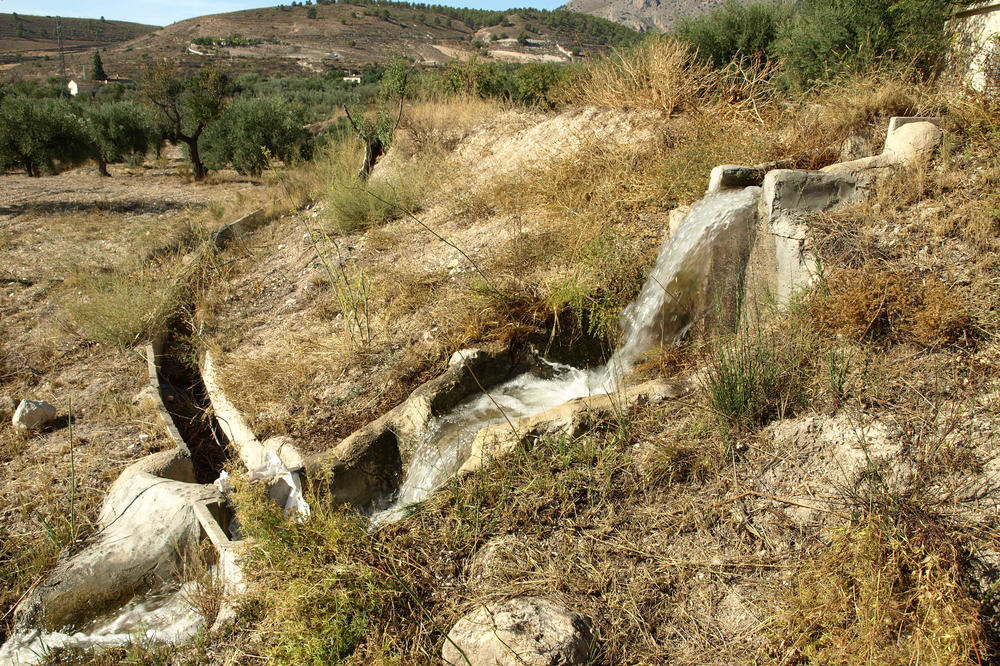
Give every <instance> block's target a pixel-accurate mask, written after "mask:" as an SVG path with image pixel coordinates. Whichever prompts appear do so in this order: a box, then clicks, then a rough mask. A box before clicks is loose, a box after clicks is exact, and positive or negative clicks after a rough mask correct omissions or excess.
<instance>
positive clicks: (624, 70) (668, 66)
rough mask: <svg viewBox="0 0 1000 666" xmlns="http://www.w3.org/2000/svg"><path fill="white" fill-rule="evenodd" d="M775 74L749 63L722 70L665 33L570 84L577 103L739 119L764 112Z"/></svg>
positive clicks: (601, 62) (605, 61)
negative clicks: (743, 115)
mask: <svg viewBox="0 0 1000 666" xmlns="http://www.w3.org/2000/svg"><path fill="white" fill-rule="evenodd" d="M769 76H770V71H769V70H768V69H766V68H761V67H755V66H754V63H749V62H748V63H731V64H730V65H728V66H727V67H724V68H722V69H716V68H714V67H712V66H710V65H708V64H703V63H699V62H698V61H697V60H696V59H695V57H694V54H693V53H692V52H691V50H690V48H689V47H688V45H686V44H685V43H684V42H681V41H678V40H676V39H674V38H673V37H670V36H662V37H653V38H649V39H647V40H644V41H643V42H642V43H641V44H640V45H638V46H636V47H634V48H632V49H629V50H626V51H616V52H615V53H613V54H612V55H609V56H606V57H604V58H601V59H599V60H597V61H595V62H594V63H593V64H591V65H590V66H589V67H587V68H586V69H584V70H583V71H582V72H580V74H578V76H577V77H576V79H575V80H573V81H571V82H570V83H569V84H567V88H566V91H565V94H566V96H567V97H568V98H569V99H570V100H572V101H573V102H574V103H577V104H591V105H596V106H609V107H619V108H650V109H657V110H660V111H663V112H664V113H665V114H667V116H672V115H674V114H677V113H680V112H685V111H694V112H707V113H712V114H714V115H719V116H725V117H733V116H736V115H741V114H743V113H759V112H760V110H761V109H760V107H761V106H763V105H766V104H767V103H768V100H769V99H770V91H771V87H770V85H769V84H768V79H769Z"/></svg>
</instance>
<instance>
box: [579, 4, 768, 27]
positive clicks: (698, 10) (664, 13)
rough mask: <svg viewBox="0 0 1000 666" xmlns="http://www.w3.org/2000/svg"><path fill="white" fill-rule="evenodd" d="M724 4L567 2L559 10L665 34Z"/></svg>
mask: <svg viewBox="0 0 1000 666" xmlns="http://www.w3.org/2000/svg"><path fill="white" fill-rule="evenodd" d="M740 1H741V2H743V4H748V3H749V2H750V0H740ZM725 3H726V0H570V1H569V2H568V3H566V4H565V5H563V7H562V9H568V10H570V11H574V12H582V13H584V14H590V15H591V16H599V17H601V18H604V19H608V20H609V21H614V22H616V23H621V24H622V25H626V26H628V27H630V28H632V29H633V30H638V31H640V32H643V31H646V30H652V29H659V30H663V31H668V30H670V29H671V28H672V27H673V26H674V24H675V23H676V22H677V20H678V19H680V18H682V17H691V16H698V15H699V14H703V13H705V12H708V11H711V10H713V9H715V8H716V7H720V6H722V5H724V4H725Z"/></svg>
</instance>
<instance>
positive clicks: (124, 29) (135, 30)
mask: <svg viewBox="0 0 1000 666" xmlns="http://www.w3.org/2000/svg"><path fill="white" fill-rule="evenodd" d="M61 22H62V36H63V49H64V50H65V51H66V52H68V53H74V52H79V51H90V50H92V49H94V48H97V47H106V46H110V45H112V44H119V43H121V42H127V41H129V40H132V39H135V38H136V37H140V36H142V35H145V34H148V33H150V32H152V31H153V30H156V29H157V26H155V25H143V24H141V23H129V22H128V21H105V20H104V19H102V18H93V19H79V18H64V19H61ZM56 23H57V19H56V18H55V17H53V16H30V15H25V14H0V61H5V62H13V61H16V60H17V59H18V57H20V58H22V59H23V58H26V57H27V58H31V57H44V56H45V55H49V56H51V55H52V53H53V52H56V51H57V50H58V48H59V42H58V34H57V30H56Z"/></svg>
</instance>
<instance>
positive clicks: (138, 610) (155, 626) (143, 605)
mask: <svg viewBox="0 0 1000 666" xmlns="http://www.w3.org/2000/svg"><path fill="white" fill-rule="evenodd" d="M191 585H192V584H191V583H186V584H185V585H184V586H182V587H181V588H179V589H174V590H170V591H164V592H161V593H158V594H147V595H141V596H136V597H134V598H133V599H132V600H131V601H129V602H128V603H127V604H125V605H124V606H122V607H121V608H120V609H118V610H117V611H115V612H113V613H111V614H109V615H107V616H105V617H102V618H99V619H98V620H95V621H94V622H92V623H91V624H90V625H88V626H86V627H84V628H81V629H80V630H79V631H74V632H70V631H67V632H60V631H52V632H43V631H39V630H37V629H33V630H21V631H18V632H16V633H14V634H13V635H12V636H11V637H10V638H9V639H8V640H7V642H6V643H4V645H3V647H0V664H2V665H3V666H8V665H18V664H38V663H41V662H42V661H44V659H45V656H46V655H47V654H48V653H49V652H50V651H51V650H54V649H57V648H79V649H92V648H101V647H113V646H117V645H126V644H128V643H132V642H137V643H144V642H165V643H176V642H180V641H183V640H186V639H188V638H190V637H191V636H194V635H195V634H196V633H197V632H198V630H199V629H201V628H202V627H203V626H204V625H205V619H204V617H202V616H201V615H200V614H199V613H198V612H197V611H195V610H194V608H193V606H192V605H191V604H190V603H189V601H188V599H189V598H190V593H191V591H192V588H191Z"/></svg>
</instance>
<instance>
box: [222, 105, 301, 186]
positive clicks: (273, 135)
mask: <svg viewBox="0 0 1000 666" xmlns="http://www.w3.org/2000/svg"><path fill="white" fill-rule="evenodd" d="M205 156H206V158H205V159H206V162H207V163H208V165H209V167H211V168H213V169H218V168H221V167H223V166H225V165H226V164H232V165H233V168H234V169H236V171H237V172H238V173H241V174H249V175H253V176H257V175H260V174H261V172H263V171H264V169H266V168H267V167H268V166H269V164H270V158H271V157H274V158H277V159H279V160H281V161H282V162H284V163H286V164H289V163H292V162H296V161H299V160H302V159H309V158H310V157H312V137H311V136H310V135H309V132H308V131H306V130H305V129H303V127H302V119H301V115H300V114H298V113H295V112H294V111H289V110H288V109H287V108H286V107H285V106H284V105H283V104H282V103H281V102H280V101H279V100H277V99H274V98H263V99H255V98H252V97H240V98H237V99H235V100H233V101H232V102H230V103H229V105H228V106H227V107H226V109H225V111H223V113H222V115H221V117H220V118H219V120H218V121H217V122H215V123H214V124H212V125H211V126H210V127H209V129H208V131H207V133H206V135H205Z"/></svg>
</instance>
